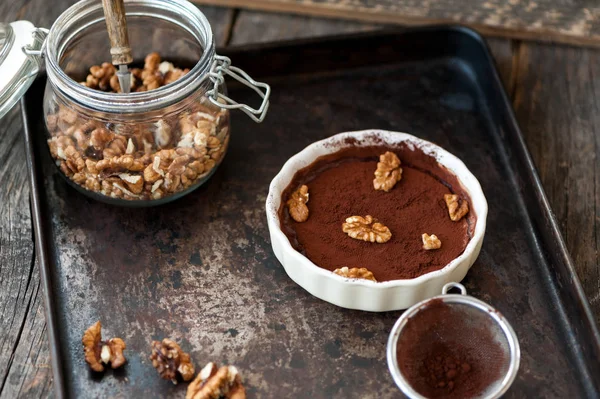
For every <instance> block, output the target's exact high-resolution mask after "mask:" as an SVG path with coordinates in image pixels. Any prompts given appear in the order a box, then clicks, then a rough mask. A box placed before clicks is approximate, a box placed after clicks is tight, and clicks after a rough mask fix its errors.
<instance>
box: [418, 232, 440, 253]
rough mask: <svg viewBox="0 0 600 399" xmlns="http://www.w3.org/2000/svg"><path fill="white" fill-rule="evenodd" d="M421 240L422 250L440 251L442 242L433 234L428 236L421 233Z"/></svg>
mask: <svg viewBox="0 0 600 399" xmlns="http://www.w3.org/2000/svg"><path fill="white" fill-rule="evenodd" d="M421 239H422V240H423V249H426V250H431V249H440V248H441V247H442V242H441V241H440V239H439V238H437V236H436V235H435V234H432V235H429V234H427V233H423V235H422V236H421Z"/></svg>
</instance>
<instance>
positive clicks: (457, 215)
mask: <svg viewBox="0 0 600 399" xmlns="http://www.w3.org/2000/svg"><path fill="white" fill-rule="evenodd" d="M444 201H446V205H447V206H448V214H449V215H450V220H452V221H453V222H458V221H459V220H460V219H462V218H463V216H465V215H466V214H467V213H468V212H469V203H468V202H467V201H465V200H459V198H458V195H456V194H444Z"/></svg>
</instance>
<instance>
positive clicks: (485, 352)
mask: <svg viewBox="0 0 600 399" xmlns="http://www.w3.org/2000/svg"><path fill="white" fill-rule="evenodd" d="M456 306H458V307H463V306H464V305H452V306H448V305H447V304H445V303H444V302H443V301H442V300H440V299H434V300H432V301H431V302H430V304H429V305H428V306H427V308H425V309H423V310H421V311H420V312H419V313H418V314H417V315H415V316H414V317H413V318H411V319H410V321H409V323H407V325H406V327H405V330H404V331H403V332H402V334H401V335H400V339H399V340H398V347H397V356H398V365H399V367H400V372H401V373H402V375H403V376H404V377H405V379H406V380H407V381H408V383H409V384H410V385H411V386H412V388H413V389H414V390H415V391H417V392H418V393H420V394H421V395H423V396H425V397H427V398H447V399H451V398H474V397H478V396H480V395H481V394H483V393H485V391H486V390H487V389H488V388H489V387H490V386H491V385H492V384H493V383H494V382H495V381H497V380H499V379H500V378H501V377H502V376H503V375H504V374H505V373H506V370H507V369H508V363H509V362H508V360H509V358H508V353H507V350H506V348H507V343H506V342H498V341H497V340H496V339H495V338H494V336H493V335H492V333H491V332H490V329H489V327H490V323H492V322H491V321H490V319H489V318H488V317H487V316H485V314H484V313H482V312H481V311H477V310H475V312H478V313H475V314H473V313H472V312H473V311H471V312H468V313H465V310H460V309H456V308H455V307H456ZM465 309H466V308H465Z"/></svg>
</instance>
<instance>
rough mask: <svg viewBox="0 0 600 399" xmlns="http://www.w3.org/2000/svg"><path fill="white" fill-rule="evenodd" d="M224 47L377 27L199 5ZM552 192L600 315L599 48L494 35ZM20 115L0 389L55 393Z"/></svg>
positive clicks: (34, 10)
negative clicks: (569, 45) (534, 41)
mask: <svg viewBox="0 0 600 399" xmlns="http://www.w3.org/2000/svg"><path fill="white" fill-rule="evenodd" d="M74 2H75V0H54V1H52V2H50V1H48V0H12V1H2V2H0V18H1V20H2V22H10V21H14V20H18V19H26V20H29V21H32V22H33V23H34V24H35V25H36V26H43V27H50V25H51V24H52V22H53V21H54V20H55V19H56V18H57V17H58V16H59V14H60V13H62V11H64V10H65V9H66V8H67V7H68V6H69V5H70V4H72V3H74ZM202 10H203V11H204V13H205V14H206V15H207V17H208V19H209V20H210V22H211V24H212V26H213V30H214V32H215V37H216V40H217V44H218V45H220V46H228V45H237V44H245V43H251V42H266V41H272V40H280V39H291V38H299V37H308V36H320V35H329V34H339V33H348V32H356V31H365V30H373V29H377V28H378V26H375V25H367V24H360V23H355V22H344V21H337V20H327V19H319V18H312V17H300V16H293V15H284V14H270V13H263V12H253V11H244V10H237V9H227V8H215V7H202ZM489 44H490V47H491V49H492V52H493V54H494V56H495V57H496V61H497V64H498V67H499V69H500V72H501V75H502V78H503V80H504V85H505V87H506V90H507V91H508V93H509V95H510V97H511V99H512V101H513V106H514V108H515V111H516V114H517V118H518V120H519V123H520V125H521V128H522V130H523V133H524V134H525V138H526V140H527V144H528V145H529V149H530V151H531V153H532V155H533V158H534V160H535V163H536V165H537V167H538V170H539V173H540V176H541V179H542V182H543V184H544V187H545V189H546V193H547V195H548V197H549V199H550V203H551V205H552V208H553V209H554V212H555V213H556V216H557V218H558V221H559V223H560V226H561V229H562V233H563V235H564V237H565V240H566V242H567V247H568V249H569V251H570V252H571V255H572V257H573V260H574V262H575V265H576V268H577V272H578V275H579V278H580V279H581V281H582V283H583V286H584V288H585V291H586V293H587V295H588V297H589V300H590V302H591V304H592V308H593V310H594V313H595V315H596V318H597V320H600V267H599V266H598V249H599V247H600V231H599V230H598V229H599V227H600V161H599V160H598V159H597V156H598V155H600V50H594V49H587V48H575V47H568V46H563V45H550V44H539V43H533V42H523V41H518V40H509V39H495V38H490V39H489ZM22 130H23V128H22V121H21V114H20V110H19V107H18V106H17V107H15V109H13V110H12V111H11V112H9V113H8V115H6V116H5V117H4V118H3V119H2V120H1V121H0V398H14V397H48V396H53V390H52V370H51V369H50V366H49V354H48V345H47V339H46V327H45V321H44V304H43V300H42V293H41V288H40V279H39V275H38V268H37V264H36V257H35V250H34V242H33V232H32V225H31V216H30V208H29V185H28V182H27V167H26V165H25V153H24V150H25V147H24V142H23V132H22Z"/></svg>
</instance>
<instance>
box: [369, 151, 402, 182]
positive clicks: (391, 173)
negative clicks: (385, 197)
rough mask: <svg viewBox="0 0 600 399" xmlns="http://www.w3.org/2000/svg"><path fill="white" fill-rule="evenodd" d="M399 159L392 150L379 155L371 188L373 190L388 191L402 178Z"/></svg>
mask: <svg viewBox="0 0 600 399" xmlns="http://www.w3.org/2000/svg"><path fill="white" fill-rule="evenodd" d="M400 164H401V162H400V159H399V158H398V156H397V155H396V154H394V153H393V152H390V151H387V152H386V153H385V154H382V155H380V156H379V162H378V163H377V170H375V179H373V188H375V190H382V191H385V192H388V191H390V190H391V189H392V188H394V186H395V185H396V183H398V182H399V181H400V179H402V168H401V167H400Z"/></svg>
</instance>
